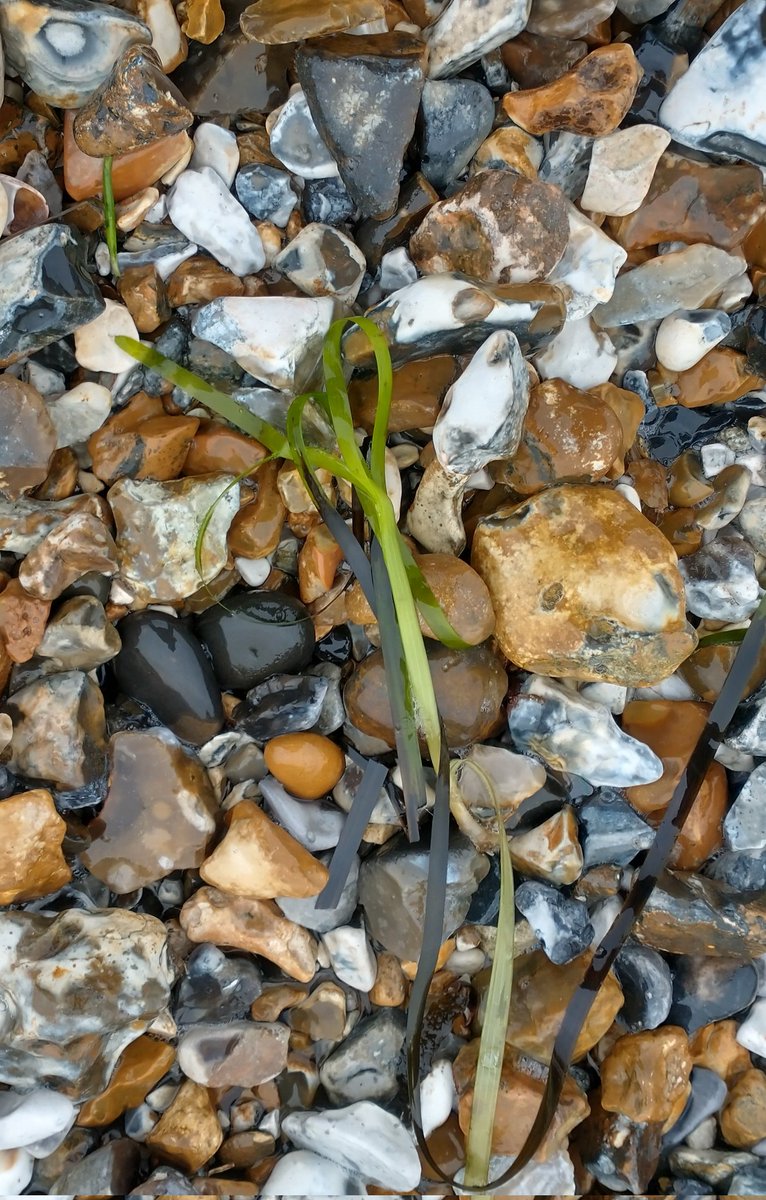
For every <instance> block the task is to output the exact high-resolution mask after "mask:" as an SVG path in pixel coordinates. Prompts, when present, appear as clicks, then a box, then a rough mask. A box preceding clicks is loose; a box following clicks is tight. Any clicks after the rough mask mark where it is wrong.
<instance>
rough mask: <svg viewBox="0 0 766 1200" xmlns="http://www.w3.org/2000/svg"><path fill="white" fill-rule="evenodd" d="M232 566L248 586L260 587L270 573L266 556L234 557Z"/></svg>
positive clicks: (269, 564)
mask: <svg viewBox="0 0 766 1200" xmlns="http://www.w3.org/2000/svg"><path fill="white" fill-rule="evenodd" d="M234 566H235V567H236V568H237V570H238V571H239V573H240V575H241V576H242V578H243V579H244V581H245V583H246V584H247V585H248V587H260V586H261V584H262V583H265V582H266V580H267V579H268V577H269V575H270V574H271V563H270V562H269V560H268V558H235V559H234Z"/></svg>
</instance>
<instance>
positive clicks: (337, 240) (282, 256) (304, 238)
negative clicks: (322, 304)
mask: <svg viewBox="0 0 766 1200" xmlns="http://www.w3.org/2000/svg"><path fill="white" fill-rule="evenodd" d="M274 266H275V267H276V269H277V270H278V271H281V272H282V274H283V275H284V276H285V277H286V278H287V279H289V280H291V281H292V283H294V284H295V285H296V287H299V288H300V290H301V291H302V292H305V293H306V295H307V296H337V297H338V299H339V300H343V301H346V302H347V303H349V304H350V303H353V301H354V300H356V297H357V294H358V292H359V289H360V287H361V286H362V279H363V278H364V273H365V271H366V269H367V264H366V262H365V258H364V255H363V254H362V252H361V251H360V250H359V248H358V247H357V246H356V244H355V243H354V242H353V241H352V240H351V238H350V237H348V236H347V235H346V234H345V233H342V232H341V231H340V230H339V229H334V228H333V227H332V225H321V224H318V223H314V224H310V225H304V227H303V229H301V230H300V232H299V233H298V234H297V236H296V237H294V238H293V239H292V241H291V242H288V244H287V245H286V246H285V248H284V250H282V251H281V253H279V254H278V255H277V257H276V259H275V260H274Z"/></svg>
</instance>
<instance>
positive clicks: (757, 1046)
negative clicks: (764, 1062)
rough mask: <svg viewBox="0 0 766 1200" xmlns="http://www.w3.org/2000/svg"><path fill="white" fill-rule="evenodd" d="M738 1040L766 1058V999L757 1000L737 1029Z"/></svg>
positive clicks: (753, 1052)
mask: <svg viewBox="0 0 766 1200" xmlns="http://www.w3.org/2000/svg"><path fill="white" fill-rule="evenodd" d="M737 1041H738V1042H739V1044H740V1046H744V1047H745V1049H746V1050H749V1051H750V1052H751V1054H758V1055H760V1057H761V1058H766V1000H756V1002H755V1004H754V1005H753V1007H752V1008H751V1009H750V1012H749V1013H748V1016H747V1018H746V1020H744V1021H743V1022H742V1024H741V1025H740V1027H739V1029H738V1030H737Z"/></svg>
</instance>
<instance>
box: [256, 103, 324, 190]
mask: <svg viewBox="0 0 766 1200" xmlns="http://www.w3.org/2000/svg"><path fill="white" fill-rule="evenodd" d="M266 128H267V131H268V134H269V143H270V146H271V152H272V154H273V155H274V157H275V158H277V159H279V161H280V162H281V163H282V164H283V165H284V166H285V167H287V169H288V171H292V173H293V174H294V175H298V176H299V177H300V178H301V179H305V180H311V179H321V180H325V179H327V178H328V177H330V176H335V175H337V174H338V165H337V163H336V161H335V159H334V157H333V155H332V153H331V152H330V150H329V149H328V148H327V145H326V143H325V142H324V141H323V140H322V136H321V134H320V133H319V130H318V129H317V127H316V125H315V124H314V118H313V115H312V113H311V112H310V111H309V105H308V101H307V99H306V96H305V94H304V91H303V89H302V88H301V87H296V88H295V89H294V90H293V91H292V92H291V94H290V96H289V97H288V99H287V100H286V101H285V103H284V104H283V105H281V107H279V108H276V109H274V111H273V112H272V113H270V114H269V120H268V124H267V126H266Z"/></svg>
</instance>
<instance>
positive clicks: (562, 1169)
mask: <svg viewBox="0 0 766 1200" xmlns="http://www.w3.org/2000/svg"><path fill="white" fill-rule="evenodd" d="M514 1161H515V1159H513V1158H506V1157H505V1155H499V1154H493V1155H492V1157H491V1158H490V1160H489V1178H490V1179H499V1178H500V1176H501V1175H502V1174H504V1172H505V1171H507V1170H508V1168H509V1167H511V1166H513V1163H514ZM464 1174H465V1172H464V1170H463V1168H462V1167H461V1168H460V1170H459V1171H458V1173H457V1175H456V1176H455V1182H456V1183H458V1184H460V1183H462V1182H463V1176H464ZM511 1189H512V1190H511ZM482 1190H483V1191H485V1192H487V1193H488V1194H489V1195H500V1196H574V1195H576V1193H577V1188H576V1187H575V1177H574V1166H573V1165H572V1160H571V1158H570V1157H569V1155H568V1154H567V1152H566V1150H557V1151H556V1153H555V1154H551V1155H548V1156H547V1157H546V1159H545V1162H531V1163H530V1164H529V1166H527V1167H524V1168H523V1169H522V1170H521V1171H519V1173H518V1175H514V1177H513V1179H512V1180H511V1182H510V1183H504V1184H501V1186H500V1187H499V1188H497V1189H493V1188H491V1187H490V1188H483V1189H482Z"/></svg>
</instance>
